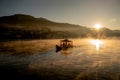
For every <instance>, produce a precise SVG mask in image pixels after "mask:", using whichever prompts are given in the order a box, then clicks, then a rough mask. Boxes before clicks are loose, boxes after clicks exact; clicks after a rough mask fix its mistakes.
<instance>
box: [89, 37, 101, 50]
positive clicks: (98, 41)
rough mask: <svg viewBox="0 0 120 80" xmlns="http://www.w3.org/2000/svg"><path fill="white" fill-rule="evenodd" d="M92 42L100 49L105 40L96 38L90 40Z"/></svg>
mask: <svg viewBox="0 0 120 80" xmlns="http://www.w3.org/2000/svg"><path fill="white" fill-rule="evenodd" d="M90 43H91V44H93V45H95V47H96V50H97V51H98V50H99V49H100V47H101V45H102V44H103V41H101V40H99V39H96V40H90Z"/></svg>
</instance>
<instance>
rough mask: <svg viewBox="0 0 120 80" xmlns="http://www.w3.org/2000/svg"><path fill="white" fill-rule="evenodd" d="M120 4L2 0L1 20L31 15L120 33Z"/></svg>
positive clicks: (110, 1)
mask: <svg viewBox="0 0 120 80" xmlns="http://www.w3.org/2000/svg"><path fill="white" fill-rule="evenodd" d="M119 8H120V0H0V16H8V15H13V14H29V15H32V16H34V17H44V18H47V19H49V20H52V21H56V22H63V23H64V22H65V23H72V24H79V25H82V26H87V27H93V25H94V24H96V23H100V24H101V25H102V26H103V27H108V28H110V29H120V9H119Z"/></svg>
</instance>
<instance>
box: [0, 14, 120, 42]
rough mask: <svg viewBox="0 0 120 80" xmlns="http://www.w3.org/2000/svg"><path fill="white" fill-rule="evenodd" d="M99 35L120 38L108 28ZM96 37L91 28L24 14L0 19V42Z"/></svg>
mask: <svg viewBox="0 0 120 80" xmlns="http://www.w3.org/2000/svg"><path fill="white" fill-rule="evenodd" d="M100 33H101V34H100V35H101V37H102V38H105V37H113V36H114V37H119V36H120V30H110V29H108V28H102V29H101V30H100ZM96 35H97V31H96V30H95V29H92V28H88V27H84V26H80V25H73V24H68V23H57V22H53V21H50V20H47V19H45V18H35V17H33V16H30V15H25V14H15V15H11V16H3V17H0V40H17V39H53V38H85V37H94V38H95V37H96Z"/></svg>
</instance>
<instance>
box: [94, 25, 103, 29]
mask: <svg viewBox="0 0 120 80" xmlns="http://www.w3.org/2000/svg"><path fill="white" fill-rule="evenodd" d="M94 27H95V28H96V29H97V30H99V29H100V28H101V27H102V26H101V24H95V25H94Z"/></svg>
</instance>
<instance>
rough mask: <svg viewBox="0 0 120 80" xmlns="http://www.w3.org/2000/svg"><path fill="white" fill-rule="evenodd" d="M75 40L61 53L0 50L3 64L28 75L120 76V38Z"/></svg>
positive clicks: (81, 79)
mask: <svg viewBox="0 0 120 80" xmlns="http://www.w3.org/2000/svg"><path fill="white" fill-rule="evenodd" d="M73 41H74V45H75V47H74V48H72V49H69V50H67V51H60V52H58V53H56V52H55V49H52V50H50V51H46V52H44V53H43V54H39V53H37V54H34V55H29V56H28V55H27V56H24V55H20V56H12V55H3V54H1V55H0V66H3V67H4V66H5V67H6V66H8V67H10V68H11V67H14V68H15V70H17V71H18V72H20V75H23V74H24V75H25V76H26V75H27V78H28V79H29V77H30V76H31V75H32V76H33V75H35V76H33V77H32V78H33V79H44V80H120V44H119V39H106V40H98V39H96V40H93V39H77V40H73ZM3 67H2V68H3ZM16 68H17V69H16ZM24 71H25V72H24ZM36 75H37V76H36ZM25 76H24V77H23V76H22V79H26V78H25ZM36 77H37V78H36ZM32 78H31V77H30V79H32ZM15 79H16V78H15Z"/></svg>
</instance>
